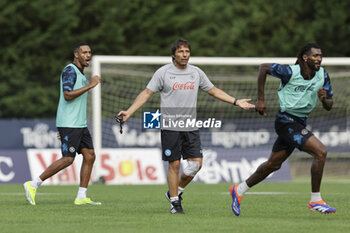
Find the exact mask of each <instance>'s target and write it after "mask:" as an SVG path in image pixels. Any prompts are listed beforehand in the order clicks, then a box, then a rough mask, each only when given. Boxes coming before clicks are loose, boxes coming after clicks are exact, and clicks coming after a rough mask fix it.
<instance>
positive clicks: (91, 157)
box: [84, 152, 96, 163]
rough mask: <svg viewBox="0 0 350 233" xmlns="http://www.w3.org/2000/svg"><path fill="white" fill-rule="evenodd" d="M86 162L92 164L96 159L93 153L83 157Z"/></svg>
mask: <svg viewBox="0 0 350 233" xmlns="http://www.w3.org/2000/svg"><path fill="white" fill-rule="evenodd" d="M84 159H85V160H86V162H88V163H94V162H95V159H96V155H95V153H94V152H90V153H87V155H86V156H85V157H84Z"/></svg>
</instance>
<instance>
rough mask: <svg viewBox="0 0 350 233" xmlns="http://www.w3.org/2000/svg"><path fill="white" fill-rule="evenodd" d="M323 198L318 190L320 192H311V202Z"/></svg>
mask: <svg viewBox="0 0 350 233" xmlns="http://www.w3.org/2000/svg"><path fill="white" fill-rule="evenodd" d="M321 200H322V197H321V193H320V192H318V193H311V199H310V201H311V202H315V201H321Z"/></svg>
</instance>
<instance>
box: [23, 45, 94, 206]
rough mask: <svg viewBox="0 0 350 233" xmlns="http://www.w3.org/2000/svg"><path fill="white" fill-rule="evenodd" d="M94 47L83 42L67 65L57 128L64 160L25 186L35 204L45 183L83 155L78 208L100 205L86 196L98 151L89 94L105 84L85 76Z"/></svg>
mask: <svg viewBox="0 0 350 233" xmlns="http://www.w3.org/2000/svg"><path fill="white" fill-rule="evenodd" d="M91 56H92V54H91V48H90V45H89V44H88V43H85V42H80V43H78V44H76V45H75V46H74V60H73V63H71V64H69V65H67V66H66V67H65V68H64V69H63V71H62V74H61V78H60V99H59V104H58V109H57V116H56V127H57V129H58V132H59V137H60V140H61V143H62V146H61V151H62V158H60V159H59V160H57V161H55V162H54V163H52V164H51V165H50V166H49V167H48V168H47V169H46V170H45V171H44V172H43V173H42V174H41V175H40V176H38V177H36V178H34V179H33V180H32V181H27V182H25V183H24V190H25V193H26V197H27V200H28V202H29V203H30V204H32V205H35V204H36V203H35V195H36V190H37V189H38V187H39V186H40V185H41V184H42V182H43V181H45V180H46V179H48V178H49V177H51V176H53V175H55V174H56V173H57V172H59V171H61V170H62V169H64V168H66V167H68V166H69V165H71V164H72V163H73V161H74V158H75V156H76V153H78V154H82V155H83V163H82V166H81V170H80V187H79V190H78V194H77V197H76V199H75V201H74V204H76V205H84V204H90V205H100V204H101V203H100V202H94V201H92V200H91V199H90V198H88V197H86V192H87V187H88V184H89V180H90V176H91V172H92V167H93V164H94V161H95V152H94V147H93V143H92V138H91V135H90V132H89V130H88V128H87V122H86V106H87V94H88V91H89V90H90V89H91V88H94V87H95V86H96V85H98V84H99V83H100V82H101V78H100V77H99V76H97V75H95V76H94V77H92V78H91V79H90V82H88V80H87V79H86V77H85V75H84V68H85V67H87V66H89V64H90V60H91Z"/></svg>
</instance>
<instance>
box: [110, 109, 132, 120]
mask: <svg viewBox="0 0 350 233" xmlns="http://www.w3.org/2000/svg"><path fill="white" fill-rule="evenodd" d="M118 116H122V119H123V120H122V121H120V118H119V117H118ZM130 116H131V115H130V114H129V113H128V112H127V111H120V112H119V113H118V114H117V115H116V116H115V118H114V119H115V120H116V121H117V122H118V123H124V122H125V121H127V120H128V119H129V118H130Z"/></svg>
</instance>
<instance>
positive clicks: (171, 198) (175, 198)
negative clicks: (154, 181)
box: [170, 197, 179, 202]
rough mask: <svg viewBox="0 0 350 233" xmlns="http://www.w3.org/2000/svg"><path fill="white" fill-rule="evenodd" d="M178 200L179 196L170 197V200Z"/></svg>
mask: <svg viewBox="0 0 350 233" xmlns="http://www.w3.org/2000/svg"><path fill="white" fill-rule="evenodd" d="M178 200H179V197H170V202H173V201H178Z"/></svg>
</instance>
